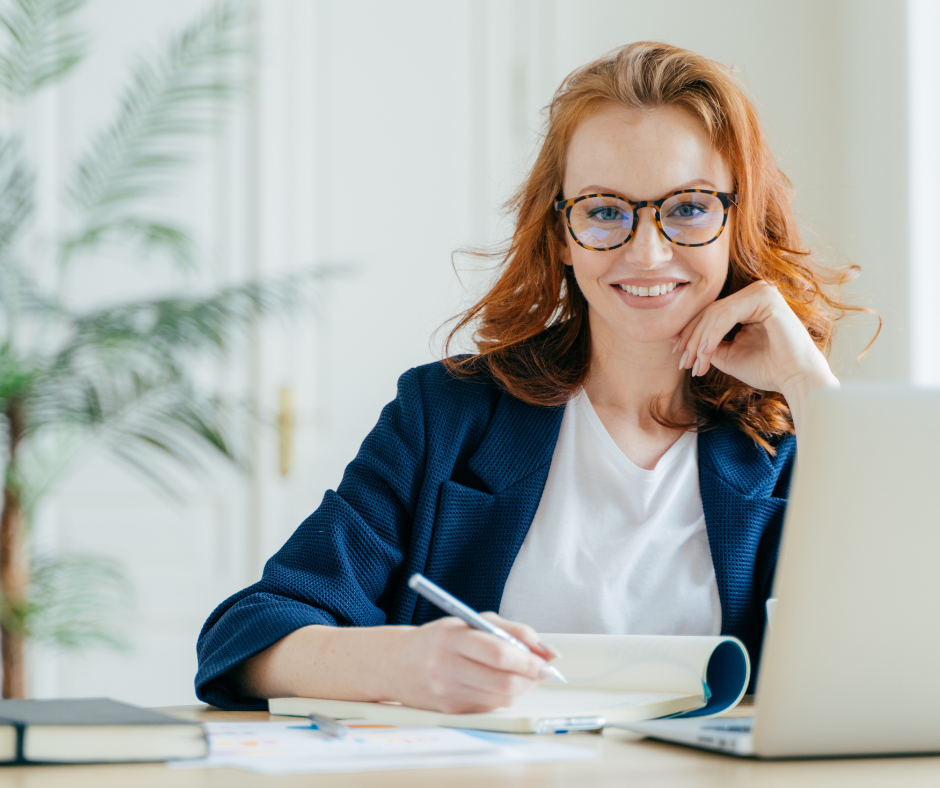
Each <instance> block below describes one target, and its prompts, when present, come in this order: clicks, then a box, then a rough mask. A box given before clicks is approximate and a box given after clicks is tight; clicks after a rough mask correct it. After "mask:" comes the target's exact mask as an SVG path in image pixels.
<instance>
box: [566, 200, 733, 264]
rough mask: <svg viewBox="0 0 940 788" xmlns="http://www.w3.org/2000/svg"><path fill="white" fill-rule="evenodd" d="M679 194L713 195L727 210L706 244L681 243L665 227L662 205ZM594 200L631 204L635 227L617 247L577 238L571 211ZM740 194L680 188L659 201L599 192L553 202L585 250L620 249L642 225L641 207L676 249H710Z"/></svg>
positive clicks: (573, 236)
mask: <svg viewBox="0 0 940 788" xmlns="http://www.w3.org/2000/svg"><path fill="white" fill-rule="evenodd" d="M677 194H710V195H712V196H713V197H717V198H718V199H719V200H720V201H721V204H722V206H723V208H724V211H723V215H722V218H721V226H720V227H719V228H718V229H717V230H716V231H715V236H714V237H713V238H711V239H709V240H707V241H701V242H699V243H681V242H679V241H676V240H674V239H673V238H670V237H669V233H667V232H666V230H665V228H664V227H663V221H662V214H661V213H660V211H661V209H662V207H663V205H664V204H665V203H666V202H667V201H668V200H670V199H672V198H673V197H675V196H676V195H677ZM592 197H612V198H614V199H616V200H619V201H620V202H623V203H626V204H627V205H629V206H630V207H631V209H632V212H633V226H632V227H631V228H630V232H629V233H628V234H627V237H626V238H624V239H623V240H622V241H621V242H620V243H618V244H614V245H613V246H602V247H597V246H588V245H587V244H585V243H583V242H582V241H581V240H579V239H578V236H577V235H576V234H575V231H574V227H572V226H571V209H572V208H573V207H574V206H575V205H577V204H578V203H579V202H582V201H583V200H589V199H591V198H592ZM737 202H738V195H737V194H735V193H733V192H713V191H708V190H707V189H680V190H679V191H676V192H673V193H672V194H667V195H666V196H665V197H663V198H662V199H660V200H640V201H639V202H632V201H631V200H627V199H626V198H624V197H621V196H620V195H619V194H608V193H605V192H601V193H596V194H582V195H581V196H580V197H572V198H571V199H570V200H563V199H562V200H557V201H556V202H555V203H554V208H555V210H556V211H564V213H565V223H566V224H567V225H568V232H569V233H571V237H572V238H573V239H574V242H575V243H576V244H578V246H582V247H584V248H585V249H589V250H591V251H592V252H609V251H611V250H613V249H619V248H620V247H621V246H623V245H624V244H626V243H628V242H629V241H630V239H631V238H633V236H634V235H635V234H636V228H637V225H638V224H639V221H640V219H639V211H640V208H646V207H647V206H649V207H651V208H652V209H653V212H654V215H655V218H656V226H657V227H658V228H659V232H660V233H661V234H662V236H663V237H664V238H665V239H666V240H667V241H669V242H670V243H673V244H675V245H676V246H690V247H691V246H707V245H708V244H710V243H714V242H715V241H717V240H718V238H719V236H720V235H721V233H722V231H723V230H724V229H725V225H726V224H727V223H728V211H729V209H730V208H731V206H732V205H735V206H736V205H737Z"/></svg>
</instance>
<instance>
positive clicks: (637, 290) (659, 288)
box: [614, 281, 686, 298]
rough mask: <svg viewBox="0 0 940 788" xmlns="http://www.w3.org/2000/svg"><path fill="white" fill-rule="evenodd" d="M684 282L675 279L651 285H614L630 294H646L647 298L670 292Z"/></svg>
mask: <svg viewBox="0 0 940 788" xmlns="http://www.w3.org/2000/svg"><path fill="white" fill-rule="evenodd" d="M684 284H686V283H685V282H679V281H675V282H661V283H659V284H655V285H653V286H652V287H640V286H639V285H625V284H624V285H622V284H615V285H614V287H619V288H620V289H621V290H623V291H624V292H625V293H630V294H631V295H635V296H646V297H647V298H648V297H650V296H653V297H655V296H662V295H666V294H667V293H671V292H672V291H673V290H675V289H676V287H678V286H679V285H684Z"/></svg>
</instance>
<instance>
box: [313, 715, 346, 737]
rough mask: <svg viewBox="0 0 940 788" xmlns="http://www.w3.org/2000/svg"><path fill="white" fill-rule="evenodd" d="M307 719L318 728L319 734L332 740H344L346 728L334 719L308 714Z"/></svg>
mask: <svg viewBox="0 0 940 788" xmlns="http://www.w3.org/2000/svg"><path fill="white" fill-rule="evenodd" d="M307 719H308V720H310V722H312V723H313V724H314V725H316V726H317V732H318V733H321V734H322V735H324V736H328V737H330V738H331V739H342V738H343V736H345V735H346V726H345V725H342V724H340V723H338V722H337V721H336V720H334V719H333V718H332V717H324V716H323V715H322V714H308V715H307Z"/></svg>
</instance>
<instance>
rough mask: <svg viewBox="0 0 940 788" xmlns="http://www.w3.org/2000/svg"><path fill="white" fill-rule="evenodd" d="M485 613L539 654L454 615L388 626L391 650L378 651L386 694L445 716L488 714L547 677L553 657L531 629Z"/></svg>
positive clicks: (406, 703) (509, 702) (409, 704)
mask: <svg viewBox="0 0 940 788" xmlns="http://www.w3.org/2000/svg"><path fill="white" fill-rule="evenodd" d="M483 615H484V616H485V617H486V618H488V619H489V620H490V621H492V622H493V623H494V624H496V625H497V626H500V627H502V628H503V629H505V630H506V631H507V632H509V633H510V634H511V635H512V636H513V637H515V638H518V639H519V640H521V641H522V642H523V643H525V644H526V645H528V646H530V647H532V648H533V649H535V651H536V652H538V653H541V654H543V655H544V656H545V658H546V659H543V658H542V657H541V656H538V655H537V654H536V653H530V652H526V651H523V650H522V649H520V648H518V647H517V646H513V645H511V644H510V643H507V642H505V641H504V640H501V639H500V638H498V637H495V636H494V635H490V634H488V633H486V632H479V631H477V630H474V629H471V628H470V627H468V626H467V625H466V624H465V623H464V622H463V621H461V620H460V619H457V618H440V619H437V620H436V621H432V622H430V623H428V624H424V625H422V626H420V627H389V628H388V632H387V635H388V636H389V641H388V645H389V646H390V651H389V652H388V653H386V654H384V655H382V657H381V659H382V666H383V667H382V674H383V683H384V684H385V692H384V693H383V694H387V695H388V696H389V698H390V699H392V700H396V701H399V702H401V703H403V704H405V705H406V706H413V707H415V708H420V709H430V710H432V711H441V712H444V713H446V714H466V713H472V712H477V713H479V712H487V711H492V710H493V709H496V708H499V707H501V706H509V705H511V704H512V703H513V701H514V700H515V699H516V698H518V697H519V696H520V695H522V694H523V693H526V692H528V691H529V690H532V689H534V688H535V687H537V686H538V685H539V683H540V682H541V681H542V679H543V678H547V674H546V673H545V668H546V666H547V664H548V663H547V659H552V658H553V657H555V656H557V654H553V653H552V651H551V649H550V647H548V646H546V645H544V644H542V643H541V642H540V641H539V638H538V635H536V633H535V630H533V629H532V628H531V627H527V626H525V625H523V624H517V623H515V622H512V621H507V620H506V619H503V618H500V617H499V616H498V615H496V614H495V613H483Z"/></svg>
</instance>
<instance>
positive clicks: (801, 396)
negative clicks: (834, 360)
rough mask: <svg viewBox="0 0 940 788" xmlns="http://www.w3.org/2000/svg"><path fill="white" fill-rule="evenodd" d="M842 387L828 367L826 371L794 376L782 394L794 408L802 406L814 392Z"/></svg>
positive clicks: (783, 388) (782, 390) (783, 386)
mask: <svg viewBox="0 0 940 788" xmlns="http://www.w3.org/2000/svg"><path fill="white" fill-rule="evenodd" d="M840 385H841V384H840V383H839V379H838V378H837V377H836V376H835V375H833V374H832V370H830V369H829V367H828V366H827V367H826V368H825V369H824V370H822V369H820V370H813V371H812V372H801V373H799V374H797V375H793V376H792V377H790V378H789V379H788V380H787V381H785V382H784V384H783V385H782V386H781V387H780V393H781V394H783V397H784V399H785V400H786V401H787V404H788V405H789V406H790V407H791V408H793V407H794V406H796V407H799V406H800V405H802V403H803V402H805V401H806V398H807V397H808V396H809V395H810V394H812V393H813V392H814V391H817V390H819V389H824V388H839V387H840Z"/></svg>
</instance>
